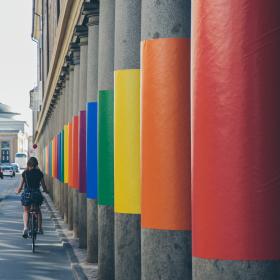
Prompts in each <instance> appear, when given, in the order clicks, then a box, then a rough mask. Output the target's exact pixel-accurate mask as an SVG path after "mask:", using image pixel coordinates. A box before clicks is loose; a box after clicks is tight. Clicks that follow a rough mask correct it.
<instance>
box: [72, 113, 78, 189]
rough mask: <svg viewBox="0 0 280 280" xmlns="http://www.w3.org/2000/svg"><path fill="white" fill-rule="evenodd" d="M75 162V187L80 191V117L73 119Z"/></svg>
mask: <svg viewBox="0 0 280 280" xmlns="http://www.w3.org/2000/svg"><path fill="white" fill-rule="evenodd" d="M72 137H73V146H72V153H73V161H72V172H73V177H72V179H73V181H72V183H73V187H74V188H75V189H79V116H74V118H73V136H72Z"/></svg>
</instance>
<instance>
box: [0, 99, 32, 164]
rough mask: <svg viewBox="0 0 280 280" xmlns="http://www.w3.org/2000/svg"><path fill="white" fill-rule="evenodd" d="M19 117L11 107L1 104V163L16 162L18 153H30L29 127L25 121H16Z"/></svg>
mask: <svg viewBox="0 0 280 280" xmlns="http://www.w3.org/2000/svg"><path fill="white" fill-rule="evenodd" d="M16 115H18V114H17V113H14V112H12V111H11V109H10V107H9V106H7V105H5V104H2V103H0V149H1V156H0V162H1V163H3V164H5V163H12V162H15V154H16V153H17V152H23V153H27V152H28V126H27V123H26V122H25V121H19V120H16V119H15V118H14V117H15V116H16Z"/></svg>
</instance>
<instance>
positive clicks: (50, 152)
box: [49, 142, 53, 176]
mask: <svg viewBox="0 0 280 280" xmlns="http://www.w3.org/2000/svg"><path fill="white" fill-rule="evenodd" d="M52 155H53V151H52V142H50V144H49V175H50V176H52V171H53V168H52Z"/></svg>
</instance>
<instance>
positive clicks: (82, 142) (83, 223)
mask: <svg viewBox="0 0 280 280" xmlns="http://www.w3.org/2000/svg"><path fill="white" fill-rule="evenodd" d="M78 27H79V28H77V29H76V33H77V34H78V35H79V38H80V82H79V176H78V177H79V200H78V209H79V233H80V235H79V247H80V248H83V249H84V248H86V247H87V198H86V168H87V167H86V103H87V59H88V55H87V53H88V46H87V44H88V38H87V36H88V30H87V26H83V25H82V26H78ZM78 29H79V30H78Z"/></svg>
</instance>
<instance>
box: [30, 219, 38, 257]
mask: <svg viewBox="0 0 280 280" xmlns="http://www.w3.org/2000/svg"><path fill="white" fill-rule="evenodd" d="M31 230H32V234H31V237H32V252H33V253H35V242H36V236H37V220H36V217H35V215H32V218H31Z"/></svg>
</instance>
